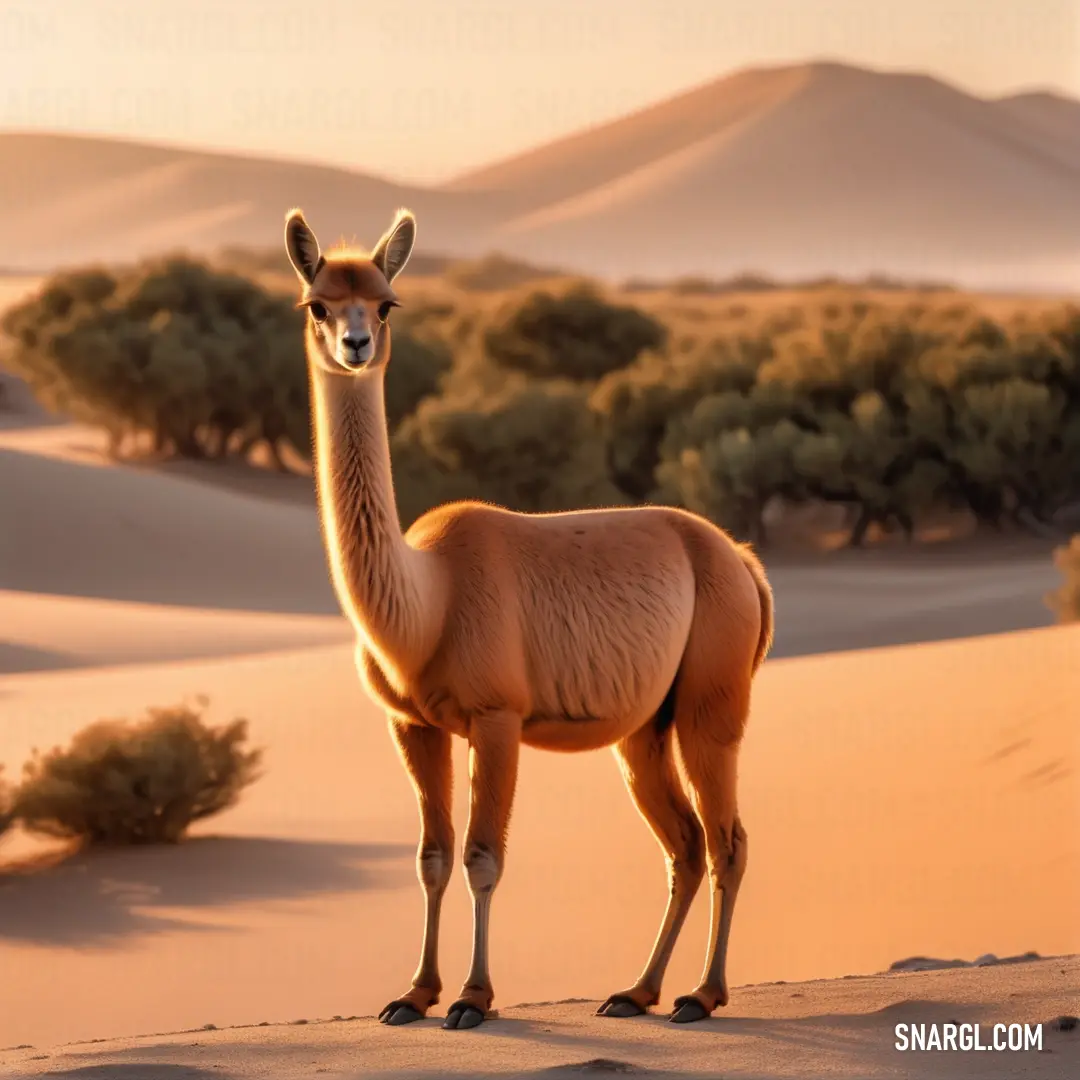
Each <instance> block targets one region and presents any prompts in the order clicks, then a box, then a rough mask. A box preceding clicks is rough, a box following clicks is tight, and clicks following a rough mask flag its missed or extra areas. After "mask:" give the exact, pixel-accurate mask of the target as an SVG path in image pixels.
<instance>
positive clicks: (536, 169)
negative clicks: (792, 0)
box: [447, 63, 1080, 288]
mask: <svg viewBox="0 0 1080 1080" xmlns="http://www.w3.org/2000/svg"><path fill="white" fill-rule="evenodd" d="M1077 111H1080V103H1077V102H1072V101H1069V100H1068V99H1060V98H1059V99H1054V101H1053V102H1049V101H1048V100H1047V99H1046V98H1045V96H1041V95H1037V96H1035V97H1034V98H1031V99H1028V98H1027V97H1026V96H1025V97H1023V98H1020V99H1017V98H1012V99H1006V100H1004V101H987V100H983V99H981V98H977V97H974V96H972V95H969V94H965V93H963V92H962V91H960V90H957V89H955V88H953V87H951V86H948V85H947V84H945V83H942V82H940V81H938V80H936V79H932V78H929V77H927V76H924V75H912V74H893V73H882V72H872V71H867V70H863V69H859V68H852V67H848V66H845V65H841V64H834V63H815V64H806V65H799V66H794V67H782V68H771V69H756V70H751V71H743V72H739V73H736V74H735V75H732V76H730V77H728V78H725V79H721V80H719V81H717V82H714V83H710V84H708V85H706V86H703V87H699V88H697V89H694V90H691V91H689V92H687V93H684V94H681V95H679V96H677V97H674V98H672V99H670V100H668V101H665V102H661V103H659V104H657V105H653V106H651V107H649V108H646V109H643V110H641V111H640V112H637V113H634V114H632V115H629V116H626V117H624V118H621V119H619V120H616V121H614V122H612V123H609V124H604V125H600V126H597V127H595V128H592V129H590V130H588V131H583V132H579V133H577V134H574V135H572V136H570V137H568V138H564V139H560V140H557V141H555V142H553V143H550V144H548V145H546V146H541V147H538V148H536V149H534V150H531V151H529V152H527V153H524V154H521V155H519V156H517V157H514V158H511V159H510V160H507V161H503V162H499V163H496V164H494V165H490V166H487V167H485V168H483V169H479V170H476V171H474V172H471V173H469V174H467V175H465V176H462V177H459V178H457V179H456V180H454V181H453V182H452V183H451V184H449V185H447V189H448V190H451V191H454V192H456V193H469V194H481V193H487V194H488V195H489V196H490V197H492V198H493V199H495V198H497V199H499V200H500V201H501V202H502V204H503V205H505V206H507V207H509V208H510V210H511V212H510V213H509V214H508V215H507V217H506V219H505V220H504V221H503V222H502V224H501V225H500V226H499V228H498V229H497V230H496V232H495V235H494V237H493V242H494V243H495V244H496V245H497V246H499V247H501V248H504V249H506V250H509V251H513V252H514V254H516V255H517V256H519V257H521V258H526V259H531V260H542V261H549V262H556V263H559V264H562V265H574V266H578V267H581V268H583V269H587V270H590V271H593V272H598V273H605V274H613V273H614V274H626V273H637V274H645V275H648V276H650V277H664V276H670V275H677V274H689V273H694V274H699V273H700V274H711V275H716V276H727V275H729V274H732V273H738V272H740V271H744V270H748V269H749V270H757V271H761V272H763V273H767V274H772V275H776V276H780V277H802V276H808V275H816V274H826V273H836V274H842V275H862V274H865V273H869V272H874V271H885V272H890V273H893V274H898V275H913V276H919V277H948V278H955V279H959V280H962V281H968V282H971V283H973V284H995V283H997V284H1002V283H1006V282H1008V283H1010V284H1023V283H1025V282H1031V283H1033V284H1034V283H1036V280H1035V279H1039V281H1038V283H1039V284H1043V285H1056V286H1057V287H1072V288H1080V132H1078V131H1077V130H1076V129H1075V124H1073V125H1072V127H1070V118H1072V117H1074V116H1075V115H1076V113H1077Z"/></svg>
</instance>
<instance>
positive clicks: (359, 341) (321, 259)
mask: <svg viewBox="0 0 1080 1080" xmlns="http://www.w3.org/2000/svg"><path fill="white" fill-rule="evenodd" d="M415 242H416V219H415V218H414V217H413V215H412V213H411V212H410V211H408V210H399V211H398V212H397V215H396V216H395V218H394V221H393V224H392V225H391V226H390V228H389V229H387V231H386V233H385V234H384V235H383V238H382V239H381V240H380V241H379V242H378V244H376V245H375V250H374V251H372V252H371V254H370V255H366V254H362V253H359V252H355V251H349V250H342V251H330V252H327V253H326V254H325V255H323V254H322V252H321V251H320V250H319V241H318V240H316V239H315V234H314V233H313V232H312V231H311V228H310V226H309V225H308V223H307V222H306V221H305V220H304V215H303V213H302V212H301V211H300V210H290V211H289V214H288V216H287V217H286V219H285V249H286V251H288V253H289V261H290V262H291V263H292V265H293V269H294V270H295V271H296V274H297V277H299V278H300V282H301V285H302V286H303V294H302V295H301V297H300V304H299V306H300V307H303V308H306V309H307V314H308V329H307V334H308V346H309V348H308V355H309V356H310V358H311V360H312V362H313V363H317V364H318V365H319V366H320V367H322V368H323V369H324V370H326V371H330V372H334V373H337V374H358V373H361V372H367V371H371V370H374V369H376V368H380V367H382V366H383V365H384V364H385V363H386V360H387V355H388V351H389V350H388V349H387V348H385V347H384V346H386V345H388V344H389V334H388V333H387V319H388V318H389V316H390V311H391V310H392V309H393V308H395V307H398V306H399V304H398V298H397V294H396V293H395V292H394V290H393V288H391V285H390V283H391V282H392V281H393V280H394V278H395V277H397V275H398V274H399V273H400V272H401V269H402V267H404V265H405V263H406V262H408V259H409V255H410V254H411V253H412V249H413V244H414V243H415Z"/></svg>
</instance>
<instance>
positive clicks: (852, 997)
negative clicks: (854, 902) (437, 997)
mask: <svg viewBox="0 0 1080 1080" xmlns="http://www.w3.org/2000/svg"><path fill="white" fill-rule="evenodd" d="M1078 994H1080V961H1078V960H1077V959H1076V958H1070V959H1053V960H1041V961H1037V962H1035V963H1029V964H1023V965H1006V966H1000V967H987V968H980V969H978V970H975V971H973V970H960V971H958V970H945V971H928V972H921V973H905V974H886V975H877V976H864V977H860V978H855V979H850V980H848V979H845V980H833V981H823V980H818V981H814V982H802V983H773V984H766V985H761V986H747V987H742V988H741V992H740V1001H741V1007H740V1009H739V1010H738V1014H737V1015H735V1016H732V1017H731V1018H725V1019H724V1020H722V1021H712V1022H709V1023H708V1024H706V1025H705V1026H704V1027H701V1028H695V1029H692V1030H687V1029H686V1028H677V1027H674V1026H673V1025H671V1024H668V1023H666V1022H665V1021H664V1020H663V1019H662V1018H660V1017H655V1016H651V1017H648V1018H639V1019H635V1020H630V1021H625V1020H624V1021H618V1020H610V1019H602V1018H601V1019H598V1018H597V1017H595V1016H592V1015H591V1013H592V1011H593V1007H594V1006H595V1005H596V1002H590V1001H560V1002H544V1003H539V1004H526V1005H518V1006H515V1007H513V1008H509V1009H504V1010H502V1011H501V1013H500V1015H499V1018H498V1019H496V1020H493V1021H491V1022H490V1023H489V1024H488V1025H487V1026H485V1027H484V1028H481V1029H480V1030H479V1031H477V1032H471V1033H464V1032H462V1033H457V1032H444V1031H441V1030H439V1029H438V1025H437V1022H435V1021H430V1020H429V1021H423V1022H421V1023H419V1024H416V1025H414V1026H413V1027H412V1028H410V1029H407V1030H406V1031H405V1032H402V1031H401V1029H394V1028H385V1027H382V1026H381V1025H379V1024H378V1023H376V1022H375V1020H374V1019H373V1018H372V1017H335V1018H334V1019H332V1020H327V1021H312V1020H305V1019H302V1018H301V1019H298V1020H296V1021H293V1022H292V1023H290V1024H280V1025H278V1024H271V1025H266V1026H261V1025H260V1026H256V1027H250V1028H238V1029H226V1030H221V1029H218V1028H212V1029H205V1028H204V1029H203V1030H195V1031H188V1032H182V1033H178V1034H165V1035H152V1036H147V1037H144V1038H141V1039H124V1040H113V1041H106V1042H103V1043H94V1044H92V1045H88V1044H74V1045H70V1046H65V1047H62V1048H57V1049H54V1050H52V1051H51V1052H46V1053H42V1052H40V1051H36V1050H34V1049H32V1048H28V1049H25V1050H22V1051H14V1052H11V1053H10V1058H9V1060H10V1062H11V1063H12V1067H13V1068H14V1069H17V1070H19V1075H22V1076H26V1077H30V1076H71V1077H74V1076H95V1077H99V1078H100V1080H124V1078H125V1077H133V1076H138V1077H140V1080H167V1078H169V1077H172V1076H185V1077H190V1078H192V1080H201V1078H204V1077H211V1076H213V1077H235V1078H242V1077H268V1076H314V1075H325V1076H332V1077H335V1076H336V1077H361V1076H365V1077H366V1076H380V1077H418V1076H419V1077H436V1076H438V1077H444V1076H469V1077H481V1076H482V1077H503V1078H506V1080H511V1078H514V1077H544V1076H550V1077H558V1076H589V1075H604V1074H622V1075H627V1074H629V1075H632V1076H641V1077H649V1076H652V1077H670V1078H674V1077H680V1076H687V1077H690V1076H720V1075H724V1076H747V1077H800V1076H839V1077H858V1078H871V1077H905V1078H915V1080H921V1078H930V1077H941V1078H949V1080H952V1078H954V1077H969V1076H970V1077H976V1078H978V1080H994V1078H997V1077H1017V1076H1024V1077H1048V1078H1054V1080H1061V1078H1063V1077H1067V1076H1071V1075H1074V1074H1075V1070H1076V1068H1077V1067H1078V1065H1080V1030H1077V1028H1075V1027H1072V1026H1070V1022H1069V1018H1071V1019H1072V1020H1075V1016H1073V1015H1072V1013H1071V1012H1069V1011H1068V1010H1070V1009H1074V1008H1075V1004H1076V1001H1077V995H1078ZM1002 1017H1008V1018H1009V1019H1008V1021H1007V1022H1009V1023H1017V1024H1024V1023H1030V1024H1042V1025H1043V1027H1042V1048H1041V1051H1040V1050H1027V1051H1019V1052H1007V1051H1006V1052H994V1051H990V1052H986V1051H982V1052H980V1051H974V1050H973V1051H969V1052H955V1051H954V1052H941V1051H937V1052H935V1051H905V1052H901V1051H898V1050H897V1049H896V1043H897V1035H896V1028H897V1025H908V1026H907V1027H905V1029H904V1030H905V1032H907V1031H910V1027H911V1026H914V1025H926V1030H928V1029H929V1027H930V1025H935V1024H936V1025H938V1026H939V1031H940V1030H943V1029H944V1025H946V1024H956V1025H958V1026H959V1025H962V1024H968V1025H974V1024H978V1025H980V1035H979V1041H980V1043H982V1044H984V1045H989V1044H991V1043H992V1040H993V1039H994V1025H995V1024H997V1023H1001V1022H1003V1021H1002V1019H1001V1018H1002ZM1063 1020H1064V1022H1062V1021H1063ZM999 1037H1002V1038H1005V1037H1007V1034H1006V1033H1001V1035H1000V1036H999ZM474 1040H479V1044H478V1045H477V1044H476V1043H475V1041H474ZM904 1045H908V1044H907V1043H905V1044H904Z"/></svg>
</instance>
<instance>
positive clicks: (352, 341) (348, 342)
mask: <svg viewBox="0 0 1080 1080" xmlns="http://www.w3.org/2000/svg"><path fill="white" fill-rule="evenodd" d="M341 344H342V345H344V346H345V348H346V349H352V351H353V352H354V353H359V352H360V350H361V349H366V348H367V347H368V345H370V344H371V335H370V334H365V335H364V336H363V337H354V336H353V335H352V334H346V335H345V336H344V337H343V338H342V339H341Z"/></svg>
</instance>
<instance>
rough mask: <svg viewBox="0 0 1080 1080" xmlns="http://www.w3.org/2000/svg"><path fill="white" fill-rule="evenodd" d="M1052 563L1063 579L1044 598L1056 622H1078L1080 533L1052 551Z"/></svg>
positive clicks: (1079, 607)
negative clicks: (1059, 586) (1055, 589)
mask: <svg viewBox="0 0 1080 1080" xmlns="http://www.w3.org/2000/svg"><path fill="white" fill-rule="evenodd" d="M1054 565H1055V566H1056V567H1057V568H1058V570H1060V571H1061V576H1062V577H1063V578H1064V579H1065V580H1064V581H1063V582H1062V585H1061V588H1060V589H1058V590H1057V591H1056V592H1052V593H1051V594H1050V595H1049V596H1048V597H1047V598H1046V601H1047V604H1048V605H1049V607H1050V609H1051V610H1052V611H1053V612H1054V614H1055V615H1057V618H1058V622H1063V623H1069V622H1080V533H1077V534H1076V535H1075V536H1074V537H1073V538H1072V540H1070V541H1069V543H1068V544H1065V545H1064V546H1062V547H1059V548H1058V549H1057V550H1056V551H1055V552H1054Z"/></svg>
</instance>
